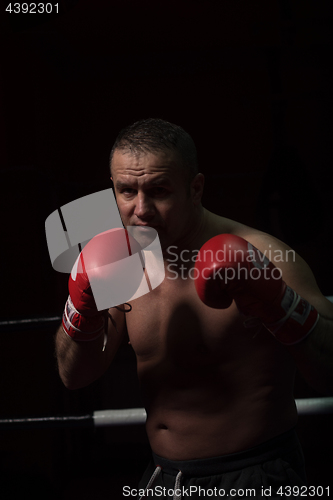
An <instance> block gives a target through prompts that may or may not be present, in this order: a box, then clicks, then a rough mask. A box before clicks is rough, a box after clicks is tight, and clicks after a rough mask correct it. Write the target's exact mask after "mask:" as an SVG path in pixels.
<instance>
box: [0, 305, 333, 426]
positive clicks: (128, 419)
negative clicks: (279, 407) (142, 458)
mask: <svg viewBox="0 0 333 500" xmlns="http://www.w3.org/2000/svg"><path fill="white" fill-rule="evenodd" d="M326 298H327V299H328V300H330V301H331V302H333V296H329V297H326ZM60 321H61V317H60V316H50V317H46V318H31V319H23V320H9V321H0V332H1V331H7V332H8V331H12V330H13V329H15V330H16V331H18V330H22V329H24V330H26V329H31V328H46V327H50V326H51V325H56V324H59V323H60ZM295 403H296V408H297V412H298V415H299V416H300V417H302V416H307V415H324V414H333V397H318V398H307V399H296V400H295ZM146 417H147V415H146V411H145V409H144V408H124V409H117V410H97V411H94V412H93V413H89V414H86V415H59V416H39V417H38V416H37V417H22V418H5V419H0V431H1V430H10V429H12V430H14V429H31V428H34V429H45V428H65V427H76V428H80V427H81V428H83V427H93V428H97V427H116V426H124V425H125V426H127V425H144V424H145V422H146Z"/></svg>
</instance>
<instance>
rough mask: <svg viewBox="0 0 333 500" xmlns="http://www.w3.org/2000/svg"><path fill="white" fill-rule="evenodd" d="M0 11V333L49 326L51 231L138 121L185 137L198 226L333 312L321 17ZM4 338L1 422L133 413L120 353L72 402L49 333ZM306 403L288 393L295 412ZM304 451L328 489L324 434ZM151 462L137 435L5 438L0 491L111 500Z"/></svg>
mask: <svg viewBox="0 0 333 500" xmlns="http://www.w3.org/2000/svg"><path fill="white" fill-rule="evenodd" d="M49 3H51V2H49ZM53 4H55V2H53ZM8 5H9V2H3V3H2V14H1V18H0V19H1V42H2V43H1V75H0V110H1V118H0V131H1V133H0V138H1V150H0V161H1V170H0V171H1V177H0V178H1V203H2V211H1V215H2V217H1V220H2V239H1V242H2V245H1V255H2V266H1V273H2V291H3V293H2V299H1V306H2V307H1V313H0V316H1V319H2V320H8V319H22V318H28V317H38V316H45V315H60V314H61V312H62V308H63V304H64V302H65V300H66V297H67V278H68V276H66V275H62V274H59V273H56V272H55V271H54V270H53V269H52V267H51V264H50V261H49V257H48V251H47V246H46V239H45V230H44V223H45V219H46V217H47V216H48V215H49V214H50V213H51V212H52V211H53V210H55V209H56V208H58V207H60V206H61V205H63V204H64V203H67V202H69V201H72V200H75V199H77V198H79V197H81V196H84V195H85V194H89V193H94V192H96V191H99V190H101V189H104V188H107V187H109V172H108V156H109V152H110V150H111V146H112V143H113V141H114V139H115V137H116V135H117V133H118V131H119V130H120V129H121V128H122V127H123V126H125V125H127V124H129V123H131V122H133V121H135V120H137V119H140V118H145V117H150V116H152V117H161V118H164V119H167V120H169V121H172V122H175V123H178V124H180V125H182V126H183V127H184V128H185V129H186V130H187V131H188V132H189V133H190V134H191V135H192V136H193V138H194V140H195V142H196V144H197V147H198V152H199V161H200V169H201V171H202V172H203V173H204V174H205V175H206V192H205V197H204V205H205V206H206V207H207V208H208V209H210V210H212V211H215V212H216V213H219V214H221V215H224V216H226V217H229V218H232V219H235V220H238V221H240V222H242V223H245V224H248V225H251V226H255V227H257V228H259V229H263V230H265V231H268V232H270V233H271V234H274V235H275V236H277V237H279V238H281V239H282V240H284V241H286V242H287V243H288V244H290V245H291V246H292V247H293V248H294V249H295V250H297V251H298V252H299V253H300V254H301V255H302V256H303V258H305V260H306V261H307V262H308V263H309V264H310V266H311V267H312V269H313V271H314V272H315V275H316V277H317V280H318V283H319V285H320V287H321V289H322V291H323V293H324V294H326V295H333V286H332V270H331V269H332V267H331V264H330V256H331V252H330V249H331V246H332V243H333V237H332V234H333V233H332V222H331V221H332V204H331V192H332V182H331V181H332V175H331V165H332V140H331V138H332V76H333V75H332V62H331V61H332V7H331V2H330V1H329V0H280V1H278V0H272V1H269V2H268V1H266V0H256V1H255V0H253V1H249V0H234V1H232V2H231V1H227V0H220V1H217V0H205V1H204V0H188V1H178V2H177V1H176V0H169V1H168V2H166V1H164V0H163V1H160V2H153V1H152V0H141V1H140V2H135V1H134V0H124V1H123V2H120V1H117V2H106V1H102V0H97V1H92V0H90V1H89V0H76V1H75V0H74V1H69V0H62V1H59V2H58V3H57V5H58V11H59V12H58V13H55V7H54V8H53V14H44V15H41V14H35V15H33V14H15V13H14V12H12V13H9V12H8V11H7V12H6V11H5V8H6V7H7V6H8ZM11 5H12V6H13V7H14V4H11ZM2 330H3V331H2V332H1V337H0V342H1V349H0V356H1V358H0V359H1V365H0V366H1V381H0V388H1V392H0V394H1V400H2V403H3V404H2V405H1V408H2V409H1V417H2V418H7V417H11V416H26V415H32V414H34V415H38V414H53V413H59V414H63V413H68V412H77V413H80V412H86V411H92V410H96V409H99V408H121V407H130V406H141V402H140V397H139V395H138V387H137V382H136V378H135V362H134V359H133V354H132V352H131V350H130V349H129V348H128V347H127V346H125V345H124V346H123V347H122V349H121V351H120V352H119V355H118V357H117V359H116V361H115V363H114V365H113V367H112V368H111V370H110V372H109V373H108V374H106V376H105V377H103V379H101V380H100V381H98V382H96V383H95V384H93V385H92V386H91V387H88V388H86V389H82V390H79V391H74V392H72V393H70V392H68V391H67V390H66V389H64V387H63V386H62V384H61V383H60V381H59V379H58V376H57V371H56V364H55V360H54V355H53V333H54V328H48V329H46V328H44V329H37V328H34V329H30V330H19V329H16V330H15V329H14V331H13V330H12V331H8V328H3V329H2ZM315 395H316V394H315V393H314V391H313V390H311V389H309V388H308V387H307V386H306V385H305V384H304V383H303V382H302V380H300V379H297V381H296V388H295V396H296V397H310V396H315ZM299 434H300V438H301V440H302V443H303V445H304V450H305V455H306V458H307V461H308V474H309V481H310V483H311V484H319V485H325V484H326V485H327V484H329V482H330V475H329V471H330V469H331V467H332V461H329V460H327V459H326V460H324V459H323V456H324V455H326V454H327V450H328V449H330V447H331V444H332V431H331V426H330V425H329V418H328V417H315V418H312V417H311V418H310V417H306V418H305V417H304V418H302V419H301V421H300V424H299ZM148 454H149V450H148V447H147V441H146V437H145V434H144V431H143V429H141V428H131V429H122V428H120V429H118V430H115V429H110V430H103V431H101V430H99V431H94V432H93V431H89V430H84V431H83V430H75V431H73V430H54V431H49V430H48V431H46V430H34V431H26V430H25V431H6V432H4V431H1V430H0V465H1V471H2V472H0V476H1V483H0V491H1V489H3V491H5V492H6V496H4V498H18V496H19V495H21V494H23V493H25V494H26V493H27V491H29V492H30V489H31V491H32V492H33V493H34V495H35V496H37V497H38V498H39V496H38V495H40V497H42V496H43V497H45V495H47V496H48V498H53V497H54V498H69V497H70V496H72V495H73V494H74V493H73V492H74V491H75V492H76V493H75V495H78V493H77V492H78V491H80V497H81V498H88V497H89V498H90V497H91V496H92V495H94V498H108V497H109V496H110V495H113V496H114V497H115V498H116V497H117V495H119V498H121V495H120V491H121V486H122V485H124V484H134V485H135V484H136V478H137V476H139V475H140V473H141V470H142V468H143V467H144V466H145V458H146V457H147V456H148ZM93 492H94V493H93ZM112 492H113V493H112Z"/></svg>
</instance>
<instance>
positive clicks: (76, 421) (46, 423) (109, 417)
mask: <svg viewBox="0 0 333 500" xmlns="http://www.w3.org/2000/svg"><path fill="white" fill-rule="evenodd" d="M295 402H296V407H297V412H298V415H299V416H305V415H324V414H333V397H325V398H309V399H296V400H295ZM146 416H147V415H146V411H145V409H144V408H124V409H121V410H97V411H94V412H93V413H90V414H86V415H72V416H71V415H60V416H49V417H47V416H46V417H25V418H6V419H0V431H1V430H10V429H12V430H14V429H31V428H33V429H45V428H65V427H76V428H83V427H94V428H97V427H116V426H123V425H143V424H145V422H146Z"/></svg>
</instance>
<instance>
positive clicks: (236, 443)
mask: <svg viewBox="0 0 333 500" xmlns="http://www.w3.org/2000/svg"><path fill="white" fill-rule="evenodd" d="M226 229H229V231H228V232H231V231H230V228H226ZM219 232H222V231H219V227H218V225H217V226H216V224H211V225H210V229H209V234H208V235H207V236H209V237H212V236H214V235H215V234H218V233H219ZM225 232H227V231H225ZM234 232H235V233H236V232H237V228H236V227H235V228H234ZM238 232H241V230H239V231H238ZM241 235H242V234H241ZM166 271H167V270H166ZM171 276H172V277H173V278H174V277H175V274H174V273H173V274H172V275H170V274H168V271H167V274H166V279H165V280H164V282H163V283H162V284H161V285H160V286H159V287H157V288H156V289H155V290H153V291H152V292H150V293H149V294H147V295H144V296H142V297H140V298H139V299H136V300H135V301H133V302H132V304H131V305H132V307H133V309H132V311H131V312H130V313H129V314H127V317H126V321H127V329H128V334H129V338H130V342H131V345H132V347H133V349H134V351H135V353H136V357H137V369H138V376H139V380H140V384H141V389H142V396H143V402H144V405H145V407H146V410H147V433H148V437H149V440H150V444H151V447H152V450H153V451H154V452H155V453H156V454H158V455H160V456H163V457H166V458H169V459H173V460H191V459H195V458H206V457H213V456H219V455H223V454H229V453H235V452H237V451H241V450H244V449H247V448H249V447H252V446H256V445H257V444H259V443H261V442H263V441H266V440H268V439H270V438H272V437H274V436H276V435H278V434H280V433H282V432H284V431H286V430H288V429H290V428H291V427H293V426H294V425H295V423H296V419H297V413H296V409H295V404H294V400H293V377H294V364H293V361H292V359H291V357H290V355H289V354H288V352H287V350H286V349H285V348H284V347H283V346H281V345H280V344H279V343H278V342H277V341H276V340H275V339H274V338H273V337H272V336H271V334H270V333H269V332H268V331H267V330H266V329H265V328H264V327H261V328H258V327H255V328H250V329H246V328H244V326H243V321H244V318H242V317H241V316H240V314H239V312H238V310H237V308H236V307H235V305H234V303H233V304H232V305H231V306H230V307H229V308H228V309H224V310H217V309H211V308H209V307H207V306H205V305H204V304H203V303H202V302H201V301H200V300H199V298H198V296H197V294H196V291H195V287H194V283H193V279H191V276H193V274H192V275H191V273H190V275H188V274H187V273H183V276H182V277H179V278H177V279H169V278H170V277H171ZM258 330H259V331H258Z"/></svg>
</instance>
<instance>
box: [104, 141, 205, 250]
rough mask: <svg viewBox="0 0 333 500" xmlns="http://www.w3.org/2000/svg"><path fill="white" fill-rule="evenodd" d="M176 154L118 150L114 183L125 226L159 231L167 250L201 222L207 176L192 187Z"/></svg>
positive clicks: (113, 162) (114, 160)
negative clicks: (201, 208)
mask: <svg viewBox="0 0 333 500" xmlns="http://www.w3.org/2000/svg"><path fill="white" fill-rule="evenodd" d="M187 176H188V173H187V172H186V171H184V169H183V168H182V166H181V165H180V164H179V160H178V159H177V155H176V154H175V153H173V152H170V151H167V152H163V151H161V152H158V153H146V154H141V155H134V154H132V153H125V154H124V153H123V152H122V151H117V150H116V151H115V152H114V155H113V159H112V177H111V178H112V180H113V183H114V189H115V194H116V198H117V204H118V208H119V212H120V215H121V218H122V221H123V223H124V225H125V226H149V227H153V228H155V229H156V231H157V232H158V234H159V238H160V242H161V245H162V248H163V249H166V248H167V247H168V246H170V245H176V244H177V243H180V242H181V241H183V240H184V239H186V235H190V234H191V231H192V230H193V227H194V225H195V224H196V223H197V220H198V213H199V212H200V208H199V207H200V201H201V195H202V188H203V176H202V174H197V176H196V177H195V178H194V179H193V181H192V182H191V184H190V189H189V184H188V179H187Z"/></svg>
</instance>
